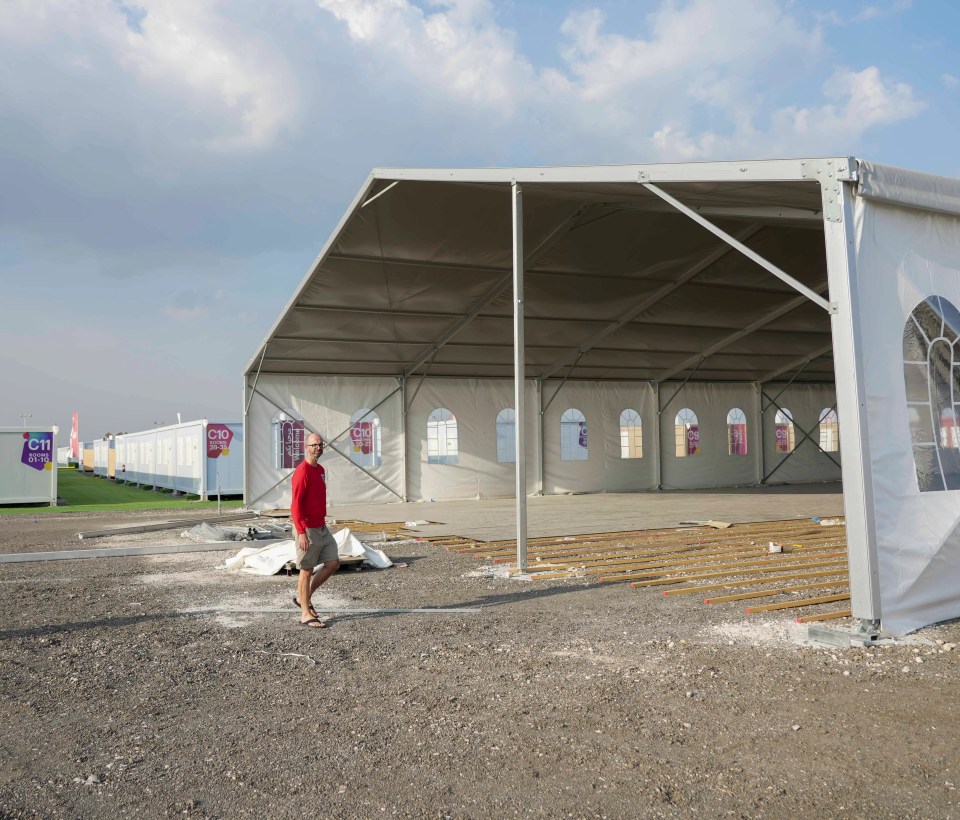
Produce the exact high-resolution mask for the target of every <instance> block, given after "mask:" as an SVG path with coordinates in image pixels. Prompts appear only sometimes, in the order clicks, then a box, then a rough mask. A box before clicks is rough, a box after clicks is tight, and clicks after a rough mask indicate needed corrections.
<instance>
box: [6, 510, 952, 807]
mask: <svg viewBox="0 0 960 820" xmlns="http://www.w3.org/2000/svg"><path fill="white" fill-rule="evenodd" d="M136 517H137V518H144V517H145V516H144V514H143V513H138V514H136ZM166 517H172V516H171V515H170V514H169V513H168V514H167V516H166ZM177 517H180V514H179V513H177ZM128 520H136V519H128ZM112 523H126V522H122V521H121V520H120V517H119V516H116V515H111V516H97V515H92V514H71V515H57V516H42V517H38V519H37V520H36V521H34V519H33V517H29V516H28V517H25V518H24V517H13V516H8V517H3V518H0V552H4V553H9V552H20V551H29V550H39V549H43V550H52V549H77V548H78V547H81V546H82V547H94V546H97V547H101V546H116V545H120V544H132V543H134V542H139V543H141V544H158V543H163V542H167V543H169V542H170V535H169V534H165V533H149V534H144V535H142V536H127V537H120V536H113V537H111V538H109V539H98V540H96V541H91V542H78V541H77V538H76V533H77V532H78V531H80V530H90V529H97V528H100V527H102V526H106V525H108V524H112ZM175 537H176V536H174V538H175ZM234 551H235V549H234V548H231V549H229V550H226V551H224V552H207V553H194V554H185V555H162V556H146V557H124V558H113V559H108V560H100V561H94V560H75V561H63V562H48V563H43V564H39V563H35V564H2V565H0V590H2V597H0V619H2V628H0V640H2V643H0V650H2V651H0V680H2V689H3V696H4V697H3V703H4V706H3V720H2V721H0V817H5V818H6V817H51V818H58V817H70V818H73V817H91V818H94V817H95V818H112V817H168V816H181V817H182V816H187V817H224V818H233V817H258V818H259V817H303V816H305V815H308V816H309V815H315V816H319V817H322V818H324V817H358V818H370V817H391V816H399V817H428V818H447V817H450V818H489V817H512V816H530V817H576V818H579V817H610V818H626V817H689V816H693V815H696V816H700V817H726V816H735V817H798V818H803V817H810V818H821V817H871V818H888V817H889V818H913V817H916V818H948V817H958V816H960V809H958V806H960V793H958V791H957V786H960V771H958V768H960V766H958V764H960V752H958V745H957V737H958V735H960V714H958V706H957V700H958V699H957V691H958V689H957V684H958V680H960V649H958V650H953V648H952V647H953V645H954V644H960V622H951V623H948V624H942V625H939V626H936V627H932V628H929V629H926V630H923V631H922V632H920V633H917V634H916V635H913V636H910V638H909V639H908V640H905V641H902V642H898V643H897V644H895V645H889V646H884V647H875V648H870V649H846V650H838V649H833V650H824V649H822V648H820V649H818V648H815V647H811V646H809V645H804V644H803V643H802V641H803V639H804V637H805V635H806V631H805V628H804V627H801V626H799V625H797V624H795V623H794V622H793V620H792V617H793V615H791V614H790V613H789V612H788V613H777V614H774V613H771V614H768V615H754V616H748V615H745V614H744V612H743V604H742V603H741V604H739V605H738V604H723V605H714V606H706V605H704V604H702V603H701V602H700V600H699V599H694V598H693V596H676V597H670V598H664V597H663V596H661V595H660V594H659V593H658V592H657V591H656V590H649V589H648V590H631V589H629V587H628V586H627V585H625V584H619V585H604V586H598V585H594V584H590V583H588V582H587V581H584V580H582V579H572V580H562V581H537V582H535V583H530V582H524V581H516V580H508V579H504V578H498V577H496V576H494V575H493V574H492V573H488V572H485V571H483V567H482V565H481V564H479V563H478V562H476V561H474V560H472V559H469V558H465V557H462V556H457V555H453V554H450V553H448V552H445V551H443V550H441V549H438V548H436V547H431V546H429V545H428V544H425V543H415V542H408V543H406V544H404V545H403V546H401V547H397V548H393V549H391V550H389V552H390V553H391V557H393V558H394V560H396V561H403V562H406V563H407V564H408V566H407V567H406V568H402V569H401V568H392V569H388V570H383V571H373V570H365V571H362V572H356V571H342V572H340V573H338V574H337V575H336V576H334V577H333V578H332V579H331V580H330V582H329V583H328V584H327V585H326V586H325V587H324V592H323V594H322V595H319V596H318V597H317V599H315V601H316V603H317V605H318V608H321V609H322V608H323V607H329V608H330V609H331V610H335V609H344V608H355V609H357V608H365V609H386V608H417V607H479V608H480V611H479V612H477V613H436V614H433V613H431V614H394V613H367V614H357V613H354V614H344V613H341V614H339V615H335V616H334V617H333V618H332V619H331V628H330V629H327V630H307V629H303V628H301V627H299V626H298V625H297V620H298V617H297V611H296V610H295V609H294V608H293V606H292V604H291V603H290V598H291V595H293V592H294V582H293V579H292V578H287V577H285V576H275V577H270V578H262V577H254V576H248V575H243V574H236V573H227V572H224V571H220V570H217V569H216V568H215V567H216V565H218V564H220V563H222V562H223V560H224V559H225V558H226V557H227V556H229V555H230V554H232V553H233V552H234ZM225 607H233V608H236V609H248V610H250V609H253V610H257V609H260V610H270V609H278V610H280V611H276V612H270V611H261V612H237V611H234V612H224V611H221V610H220V609H218V608H225Z"/></svg>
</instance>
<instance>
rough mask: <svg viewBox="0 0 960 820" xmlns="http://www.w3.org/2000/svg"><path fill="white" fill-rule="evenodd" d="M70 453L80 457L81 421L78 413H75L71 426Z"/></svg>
mask: <svg viewBox="0 0 960 820" xmlns="http://www.w3.org/2000/svg"><path fill="white" fill-rule="evenodd" d="M70 455H72V456H73V457H74V458H80V422H79V421H77V414H76V413H74V414H73V426H72V427H71V428H70Z"/></svg>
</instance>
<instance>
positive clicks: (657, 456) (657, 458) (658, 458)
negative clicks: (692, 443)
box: [653, 382, 663, 490]
mask: <svg viewBox="0 0 960 820" xmlns="http://www.w3.org/2000/svg"><path fill="white" fill-rule="evenodd" d="M653 400H654V401H655V402H656V404H657V412H656V413H654V414H653V440H654V442H655V444H656V447H655V448H654V451H653V460H654V463H655V464H656V467H657V476H656V479H657V481H656V489H658V490H659V489H661V485H662V484H663V452H662V450H663V440H662V439H661V433H660V382H654V383H653Z"/></svg>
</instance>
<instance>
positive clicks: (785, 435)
mask: <svg viewBox="0 0 960 820" xmlns="http://www.w3.org/2000/svg"><path fill="white" fill-rule="evenodd" d="M776 439H777V445H776V451H777V452H778V453H789V452H790V425H789V424H778V425H777V431H776Z"/></svg>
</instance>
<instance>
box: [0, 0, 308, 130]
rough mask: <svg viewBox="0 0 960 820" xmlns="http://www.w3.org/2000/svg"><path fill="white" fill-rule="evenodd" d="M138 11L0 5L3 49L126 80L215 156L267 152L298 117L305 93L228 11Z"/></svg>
mask: <svg viewBox="0 0 960 820" xmlns="http://www.w3.org/2000/svg"><path fill="white" fill-rule="evenodd" d="M136 7H137V11H138V13H136V14H133V13H132V12H131V10H130V9H129V8H125V7H124V6H122V5H121V4H120V3H119V2H116V0H22V2H19V3H16V2H15V3H12V4H10V3H7V4H0V45H2V44H3V43H4V41H6V45H7V47H8V48H9V49H12V50H14V51H16V50H21V51H24V50H26V49H28V48H29V49H35V50H38V51H39V50H42V51H44V52H45V53H46V54H47V55H50V57H51V58H52V60H53V61H54V62H55V63H60V64H62V65H63V66H64V69H65V72H66V73H67V74H69V73H73V72H76V74H77V75H78V76H76V77H74V78H73V80H74V82H75V83H76V81H77V80H79V82H80V84H83V83H85V82H88V83H96V82H98V81H99V80H101V78H102V77H103V76H104V75H113V76H115V77H116V76H123V75H126V76H127V77H129V78H131V79H132V80H133V81H134V82H135V83H136V84H137V86H138V87H139V89H140V91H141V93H143V94H144V95H146V96H148V97H150V98H153V99H154V100H155V101H156V102H162V105H163V106H164V107H165V108H166V109H167V110H168V112H170V111H173V110H178V109H179V116H178V117H177V119H178V120H179V123H180V125H181V129H182V130H181V132H180V135H181V139H185V140H188V141H189V140H190V139H191V137H192V136H193V137H194V138H195V139H196V140H197V141H199V142H201V143H202V144H204V145H206V146H207V147H210V148H215V149H224V148H226V149H231V148H260V147H263V146H264V145H266V144H267V143H269V142H270V141H271V140H273V139H274V138H275V137H276V135H277V133H278V131H279V130H280V129H281V128H282V127H283V126H284V125H285V124H286V123H288V122H289V121H290V120H291V119H292V118H293V117H294V116H295V115H296V112H297V102H296V92H297V84H296V83H295V82H294V80H293V77H292V76H291V74H290V72H289V71H288V70H287V68H286V65H285V62H284V60H283V59H282V56H281V54H280V52H279V51H278V50H276V49H275V48H274V47H272V46H271V45H270V44H269V43H267V42H266V41H265V40H263V39H262V38H260V37H259V36H258V32H257V31H255V30H252V31H251V30H244V29H243V28H242V27H241V26H239V25H236V24H234V23H233V22H232V21H231V15H230V9H229V8H228V7H225V6H224V4H223V3H220V2H217V0H137V3H136ZM134 23H135V24H134ZM84 78H85V79H84ZM90 93H91V94H95V90H94V89H90ZM107 93H109V92H107ZM191 124H192V125H194V126H195V132H194V134H193V135H192V134H191V129H190V125H191ZM184 125H186V126H187V127H186V128H183V126H184Z"/></svg>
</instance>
